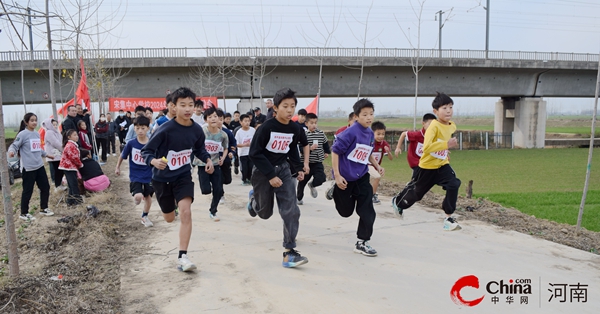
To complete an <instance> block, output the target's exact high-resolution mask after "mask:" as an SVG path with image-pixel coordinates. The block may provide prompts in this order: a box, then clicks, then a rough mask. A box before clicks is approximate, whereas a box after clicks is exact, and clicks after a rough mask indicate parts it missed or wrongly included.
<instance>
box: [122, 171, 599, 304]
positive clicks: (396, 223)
mask: <svg viewBox="0 0 600 314" xmlns="http://www.w3.org/2000/svg"><path fill="white" fill-rule="evenodd" d="M329 185H330V183H326V184H325V186H323V187H320V188H319V193H320V196H319V197H318V198H317V199H312V198H310V197H308V198H306V199H305V205H303V206H301V207H300V208H301V210H302V217H301V218H300V232H299V236H298V239H297V241H298V250H299V251H301V252H302V254H303V255H305V256H307V257H308V259H309V263H308V264H306V265H303V266H302V267H300V268H297V269H285V268H283V267H281V258H282V256H281V254H282V248H281V238H282V231H281V229H282V224H281V218H280V217H279V215H278V214H277V213H275V214H274V215H273V217H272V218H271V219H269V220H266V221H265V220H260V219H258V218H252V217H250V216H249V215H248V214H247V212H246V210H245V204H246V200H247V192H248V190H249V189H250V188H249V187H245V186H241V185H240V181H239V177H238V176H234V183H232V185H229V186H226V187H225V191H226V193H227V194H226V202H225V204H222V205H220V206H219V215H220V217H221V219H222V220H221V222H218V223H215V222H212V221H211V220H210V219H209V217H208V203H209V202H210V199H211V197H210V196H201V195H200V193H197V195H196V200H195V202H194V204H193V206H192V211H193V221H194V222H193V226H194V231H193V235H192V240H191V243H190V249H189V255H190V257H191V259H192V261H194V262H195V263H196V264H197V266H198V271H197V272H195V273H181V272H178V271H177V270H176V269H175V260H176V257H177V243H178V237H177V235H178V224H177V222H175V223H173V224H167V223H165V222H164V221H162V220H161V218H160V215H159V209H158V207H157V206H156V205H154V207H153V209H152V211H151V215H150V216H151V218H152V220H153V222H154V223H155V226H154V227H153V228H149V229H141V230H137V231H136V234H135V235H132V239H134V241H139V243H140V246H139V247H140V251H139V253H136V254H135V255H134V256H133V257H132V258H129V259H127V260H125V261H124V262H123V263H122V264H121V293H122V297H123V306H124V310H125V313H156V312H159V313H201V312H217V313H392V312H394V313H397V312H403V313H434V312H440V311H444V312H449V313H455V312H459V311H464V310H465V307H466V306H458V305H456V304H455V303H453V302H452V300H451V298H450V289H451V287H452V286H453V285H454V283H455V282H456V281H457V280H458V279H459V278H461V277H463V276H466V275H476V276H477V277H478V278H479V283H480V285H481V287H480V288H479V289H474V288H465V289H463V290H462V296H463V297H464V298H465V299H467V300H470V299H475V298H477V297H480V296H482V295H483V296H484V300H483V301H482V303H481V304H479V305H477V306H476V312H477V313H504V312H508V311H513V312H514V311H516V312H520V313H563V312H565V311H574V312H577V313H597V312H598V311H599V310H600V276H597V274H598V273H600V258H599V256H598V255H595V254H591V253H587V252H584V251H581V250H577V249H574V248H571V247H567V246H564V245H560V244H556V243H553V242H549V241H545V240H542V239H538V238H535V237H532V236H529V235H525V234H522V233H518V232H514V231H508V230H503V229H501V228H499V227H496V226H492V225H489V224H488V223H484V222H481V221H477V220H468V219H465V218H466V217H463V216H459V221H460V223H461V225H462V226H463V230H461V231H458V232H444V231H442V219H443V215H442V212H441V210H437V209H431V208H428V207H424V206H419V205H416V206H414V208H412V209H410V210H408V211H407V212H406V215H405V216H406V217H405V219H404V220H398V219H397V218H395V217H394V216H393V214H392V212H391V208H390V206H389V205H388V204H390V198H389V197H386V196H382V197H381V198H382V203H383V204H384V205H378V206H376V211H377V215H378V216H377V220H376V222H375V232H374V235H373V238H372V241H371V244H372V245H373V247H374V248H375V249H377V250H378V251H379V256H377V257H374V258H369V257H365V256H362V255H359V254H355V253H353V252H352V248H353V244H354V242H355V241H356V237H355V230H356V225H357V222H358V218H357V216H353V217H351V218H348V219H343V218H341V217H339V216H338V214H337V212H336V211H335V209H334V207H333V203H332V202H331V201H327V200H326V199H325V198H324V197H323V195H324V193H325V189H326V187H328V186H329ZM196 189H197V190H198V191H199V189H198V187H197V186H196ZM145 243H148V245H147V246H145ZM144 248H146V249H147V250H146V251H144ZM510 279H527V280H531V289H532V292H531V294H527V295H524V296H527V297H528V304H520V303H519V300H520V298H519V297H520V295H515V296H514V297H515V298H516V300H517V303H514V304H509V303H507V302H506V298H507V296H508V295H506V294H504V295H500V300H501V302H499V303H498V304H494V303H493V302H492V300H493V297H494V295H492V294H490V293H489V292H486V291H485V285H486V284H487V283H488V282H491V281H500V280H504V282H508V280H510ZM550 283H561V284H577V283H581V284H587V285H589V289H588V290H587V302H586V303H582V302H568V301H567V303H559V302H556V301H553V302H551V301H548V299H549V298H550V296H551V295H550V294H549V293H550V292H549V291H548V288H549V287H550V286H549V284H550Z"/></svg>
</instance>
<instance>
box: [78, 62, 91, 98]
mask: <svg viewBox="0 0 600 314" xmlns="http://www.w3.org/2000/svg"><path fill="white" fill-rule="evenodd" d="M79 65H80V66H81V80H80V81H79V87H77V91H75V95H77V103H78V104H81V101H82V100H83V101H84V102H85V107H86V108H87V109H90V93H89V91H88V87H87V77H86V76H85V68H84V67H83V58H79Z"/></svg>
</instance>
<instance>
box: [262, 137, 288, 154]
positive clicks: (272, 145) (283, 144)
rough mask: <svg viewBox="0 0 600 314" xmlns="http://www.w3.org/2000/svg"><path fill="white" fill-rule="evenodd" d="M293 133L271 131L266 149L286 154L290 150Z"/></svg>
mask: <svg viewBox="0 0 600 314" xmlns="http://www.w3.org/2000/svg"><path fill="white" fill-rule="evenodd" d="M293 137H294V134H289V133H279V132H272V133H271V138H270V139H269V143H268V144H267V150H268V151H270V152H273V153H276V154H287V152H289V151H290V143H291V142H292V138H293Z"/></svg>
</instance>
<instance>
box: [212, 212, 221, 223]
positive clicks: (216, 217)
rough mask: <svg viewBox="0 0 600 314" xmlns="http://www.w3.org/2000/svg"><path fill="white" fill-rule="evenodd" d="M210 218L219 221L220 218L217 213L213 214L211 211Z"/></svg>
mask: <svg viewBox="0 0 600 314" xmlns="http://www.w3.org/2000/svg"><path fill="white" fill-rule="evenodd" d="M210 219H212V221H214V222H218V221H221V218H219V217H218V216H217V213H214V214H213V213H210Z"/></svg>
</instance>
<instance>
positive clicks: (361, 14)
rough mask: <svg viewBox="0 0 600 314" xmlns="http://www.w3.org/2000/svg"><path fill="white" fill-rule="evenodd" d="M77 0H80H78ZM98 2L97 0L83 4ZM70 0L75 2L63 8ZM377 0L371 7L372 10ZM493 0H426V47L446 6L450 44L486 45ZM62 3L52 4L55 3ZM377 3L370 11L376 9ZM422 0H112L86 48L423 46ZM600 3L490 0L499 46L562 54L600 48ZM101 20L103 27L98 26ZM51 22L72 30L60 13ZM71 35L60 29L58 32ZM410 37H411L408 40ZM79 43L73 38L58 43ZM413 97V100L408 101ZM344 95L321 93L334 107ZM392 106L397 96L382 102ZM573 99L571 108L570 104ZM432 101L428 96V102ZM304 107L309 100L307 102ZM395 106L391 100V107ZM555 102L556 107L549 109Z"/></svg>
mask: <svg viewBox="0 0 600 314" xmlns="http://www.w3.org/2000/svg"><path fill="white" fill-rule="evenodd" d="M3 2H4V4H5V5H6V7H7V10H8V11H13V12H14V11H17V9H15V8H14V7H13V5H17V4H18V5H20V6H27V5H29V6H30V7H31V8H32V9H33V10H40V11H44V10H45V8H44V2H45V1H41V0H36V1H16V2H15V1H14V0H6V1H3ZM71 2H76V0H71ZM84 2H90V1H84ZM61 3H63V4H65V3H66V5H65V6H61V5H60V4H61ZM68 3H69V1H67V0H63V1H62V2H61V1H58V0H54V1H51V9H50V11H51V12H53V13H57V14H60V15H63V16H64V15H66V14H65V13H66V12H67V11H70V12H71V13H73V12H75V10H74V9H73V8H72V7H70V6H69V4H68ZM371 5H372V7H371ZM485 5H486V0H445V1H444V0H427V1H424V5H423V10H422V14H421V48H437V47H438V46H437V44H438V33H439V28H438V23H439V22H438V21H436V20H435V18H436V16H437V14H436V12H438V11H440V10H442V11H444V12H445V13H444V15H443V18H442V20H443V21H444V23H445V24H444V27H443V29H442V48H444V49H471V50H483V49H485V39H486V32H485V29H486V27H485V25H486V10H485V9H484V7H485ZM52 6H53V7H52ZM370 7H371V8H370ZM419 9H420V6H419V1H412V7H411V1H408V0H374V1H373V2H372V3H371V2H370V1H365V0H361V1H358V0H346V1H343V2H342V1H310V0H309V1H289V0H287V1H286V0H263V1H257V0H220V1H207V0H196V1H193V0H174V1H145V0H128V1H127V0H124V1H118V0H105V1H103V2H102V5H101V7H100V8H99V10H98V11H97V12H95V11H94V12H91V11H90V12H87V13H85V14H84V16H89V18H88V20H87V21H86V22H85V31H86V32H88V33H97V31H98V29H99V30H100V31H101V32H102V30H105V29H109V30H110V34H102V35H100V36H96V35H92V36H89V37H86V38H84V41H83V46H84V48H96V46H97V45H98V39H99V41H100V43H101V48H142V47H143V48H151V47H206V46H210V47H216V46H221V47H227V46H269V47H295V46H298V47H306V46H322V45H323V43H324V39H323V37H322V34H324V33H327V30H331V29H332V28H333V27H334V25H335V26H336V28H335V32H334V33H333V37H332V41H331V43H330V46H331V47H360V46H362V43H363V38H364V37H365V24H366V23H367V20H368V23H367V30H366V33H367V34H366V38H367V47H385V48H410V47H411V45H414V46H416V45H417V30H418V25H419V19H418V18H417V16H416V15H417V14H418V12H419ZM599 12H600V0H491V4H490V35H489V49H490V50H509V51H518V50H520V51H559V52H577V53H594V54H596V53H598V52H599V51H600V14H598V13H599ZM97 20H100V21H101V23H100V26H98V27H97V26H96V25H97V24H98V23H96V21H97ZM13 22H14V25H15V28H16V31H15V29H13V27H12V25H11V24H10V23H9V22H8V20H7V18H6V16H3V17H1V18H0V29H2V32H1V33H0V51H7V50H20V49H21V47H22V46H21V44H20V40H19V38H18V37H17V36H16V32H17V31H18V32H19V33H23V32H24V33H25V35H23V40H24V41H25V43H26V45H27V46H29V36H28V34H27V31H26V28H25V27H24V25H23V24H22V23H21V18H20V17H18V16H13ZM42 22H43V20H42V19H40V18H38V19H34V20H33V24H37V25H34V26H33V33H34V36H33V41H34V45H33V46H34V49H36V50H43V49H46V44H47V42H46V33H45V32H46V25H45V24H43V23H42ZM51 26H52V28H53V29H55V30H59V29H61V28H63V29H64V28H65V27H64V26H61V24H60V21H59V20H58V19H57V18H54V19H53V22H52V23H51ZM63 35H65V33H64V32H63V33H60V32H59V31H56V33H53V37H54V38H57V39H58V38H59V37H60V36H63ZM407 37H408V38H407ZM61 47H62V48H63V49H72V46H70V44H69V43H68V42H60V41H57V42H54V48H55V49H60V48H61ZM406 101H408V102H410V100H406ZM495 101H496V99H491V98H487V99H473V98H471V99H464V100H462V103H463V104H464V107H463V108H464V110H465V111H467V112H468V111H477V110H479V109H481V108H484V109H486V110H493V104H494V102H495ZM345 102H346V101H343V100H333V99H332V100H329V101H328V100H327V99H323V100H322V106H330V107H332V108H333V109H335V108H337V107H339V106H340V105H341V104H342V103H345ZM379 102H380V103H381V104H382V105H387V106H389V107H390V110H391V108H392V106H393V105H394V103H397V101H394V100H393V99H389V100H388V99H380V101H379ZM565 102H566V105H565ZM428 103H430V100H424V101H423V104H424V105H423V106H425V108H426V107H427V106H428V105H427V104H428ZM590 104H592V101H591V100H590V99H583V100H565V99H559V100H551V99H549V105H551V106H555V107H556V108H559V107H560V108H565V107H568V108H571V107H572V108H573V109H575V110H585V109H586V108H590ZM300 105H301V106H302V104H300ZM386 109H387V107H386ZM549 109H552V107H551V108H549Z"/></svg>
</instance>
